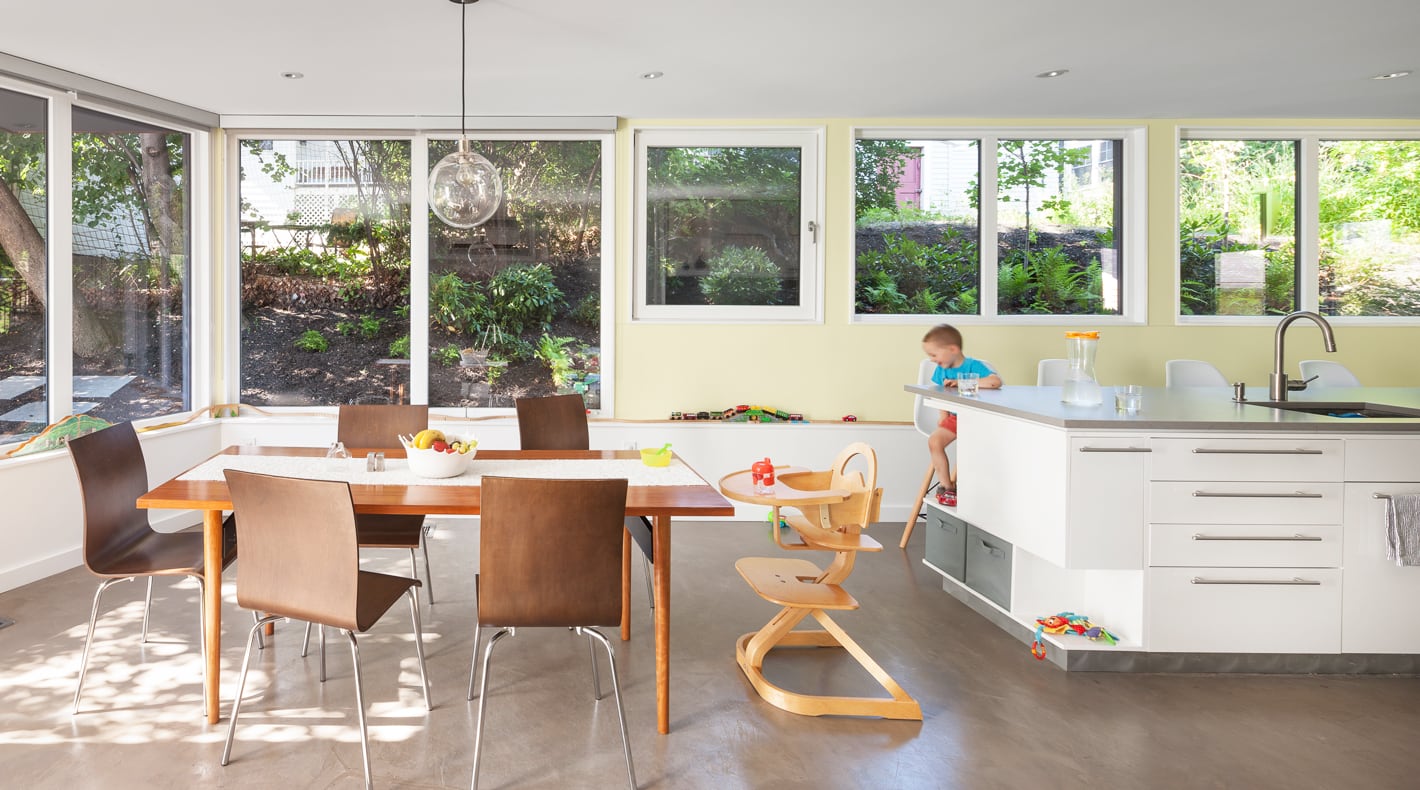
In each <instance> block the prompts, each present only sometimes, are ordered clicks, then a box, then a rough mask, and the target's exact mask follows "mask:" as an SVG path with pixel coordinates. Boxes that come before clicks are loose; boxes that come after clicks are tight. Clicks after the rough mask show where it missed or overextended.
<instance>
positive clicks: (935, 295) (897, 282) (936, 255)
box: [854, 227, 980, 315]
mask: <svg viewBox="0 0 1420 790" xmlns="http://www.w3.org/2000/svg"><path fill="white" fill-rule="evenodd" d="M883 242H884V245H885V246H884V249H882V250H864V251H863V252H861V253H859V254H858V265H857V283H856V285H855V288H854V290H855V292H856V293H855V299H856V301H857V308H856V309H857V311H858V312H859V313H881V314H889V315H891V314H901V313H917V312H919V311H920V310H921V309H922V308H924V307H930V306H935V307H936V309H935V310H933V311H932V313H947V314H952V315H970V314H972V313H975V312H976V311H977V301H976V299H977V284H976V278H977V270H978V267H979V261H980V256H979V254H978V250H977V244H976V242H975V241H973V240H972V239H971V237H969V236H968V235H967V234H965V233H963V232H962V231H960V230H958V229H956V228H952V227H948V228H946V229H945V230H943V231H942V240H941V241H940V242H938V243H936V244H920V243H918V242H916V241H913V240H912V239H909V238H907V237H906V236H903V235H902V234H896V233H889V234H886V235H885V236H883Z"/></svg>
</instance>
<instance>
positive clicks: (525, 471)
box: [177, 455, 705, 486]
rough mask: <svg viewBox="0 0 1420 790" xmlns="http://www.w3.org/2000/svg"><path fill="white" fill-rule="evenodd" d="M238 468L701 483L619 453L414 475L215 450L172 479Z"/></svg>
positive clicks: (349, 475) (363, 475)
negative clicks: (602, 456) (459, 472)
mask: <svg viewBox="0 0 1420 790" xmlns="http://www.w3.org/2000/svg"><path fill="white" fill-rule="evenodd" d="M224 469H238V470H242V471H247V472H260V473H262V474H268V475H279V476H282V477H302V478H306V479H309V480H341V481H344V482H346V483H350V484H352V485H395V486H471V485H478V483H479V480H480V479H482V477H483V476H484V475H494V476H503V477H544V478H552V479H561V480H569V479H575V480H585V479H592V478H606V477H612V478H615V477H624V478H626V480H627V483H628V484H629V485H632V486H697V485H704V484H705V481H703V480H702V479H701V478H700V476H699V475H697V474H696V473H695V472H694V471H693V470H692V469H691V468H690V467H688V466H686V465H685V464H684V463H681V461H680V460H679V459H675V460H672V461H671V465H670V466H661V467H656V466H646V465H645V464H643V463H641V462H640V461H639V460H634V459H620V458H578V459H562V458H558V459H545V460H544V459H538V460H530V459H529V460H522V459H520V460H479V459H477V458H475V459H473V462H472V463H471V464H470V465H469V470H468V471H467V472H465V473H463V474H461V475H459V476H458V477H446V478H442V479H433V478H427V477H419V476H418V475H416V474H414V473H413V472H411V471H410V470H409V462H408V461H406V460H405V459H403V458H387V459H385V471H383V472H367V471H365V459H364V458H309V457H297V456H282V455H218V456H214V457H212V458H209V459H208V460H206V461H204V462H203V463H201V464H199V465H197V466H195V467H193V468H192V469H190V470H188V471H187V472H184V473H183V474H182V475H180V476H179V477H178V478H177V479H178V480H222V479H223V477H222V470H224Z"/></svg>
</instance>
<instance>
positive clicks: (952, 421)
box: [937, 411, 957, 433]
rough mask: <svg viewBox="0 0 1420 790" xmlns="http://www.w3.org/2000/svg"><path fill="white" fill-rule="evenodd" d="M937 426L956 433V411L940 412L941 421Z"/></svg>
mask: <svg viewBox="0 0 1420 790" xmlns="http://www.w3.org/2000/svg"><path fill="white" fill-rule="evenodd" d="M937 427H938V428H946V429H947V430H949V431H951V432H952V433H956V432H957V415H956V412H950V411H948V412H943V413H942V421H941V422H939V423H937Z"/></svg>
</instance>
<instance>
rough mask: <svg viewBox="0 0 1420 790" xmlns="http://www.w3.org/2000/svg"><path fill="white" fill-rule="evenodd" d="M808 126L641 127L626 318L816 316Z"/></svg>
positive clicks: (813, 173) (814, 152)
mask: <svg viewBox="0 0 1420 790" xmlns="http://www.w3.org/2000/svg"><path fill="white" fill-rule="evenodd" d="M818 147H819V146H818V135H817V134H816V133H814V132H805V131H760V132H752V131H745V130H735V131H729V130H725V131H684V130H641V131H638V132H637V134H636V153H637V201H636V206H637V254H636V261H637V274H636V298H637V302H636V317H637V318H643V319H670V320H676V319H685V320H751V321H753V320H770V321H772V320H816V319H818V318H819V317H821V309H820V307H819V305H820V302H821V297H820V276H819V270H820V264H819V246H818V235H819V225H820V224H821V220H820V219H819V217H818V190H819V187H818V184H819V169H820V163H819V155H818Z"/></svg>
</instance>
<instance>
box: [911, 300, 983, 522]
mask: <svg viewBox="0 0 1420 790" xmlns="http://www.w3.org/2000/svg"><path fill="white" fill-rule="evenodd" d="M961 348H962V340H961V332H960V331H958V330H957V328H956V327H954V326H951V325H950V324H938V325H936V326H934V327H932V328H931V329H930V330H928V331H927V334H926V336H925V337H923V338H922V351H923V352H925V353H926V354H927V358H928V359H930V360H932V361H933V362H935V363H937V369H936V370H935V371H933V372H932V383H933V384H940V385H941V386H943V387H955V386H956V385H957V377H958V376H960V375H961V374H963V373H975V374H977V375H978V376H980V377H981V381H980V383H979V384H978V386H979V387H980V388H981V389H996V388H997V387H1000V386H1001V377H1000V376H999V375H997V373H996V371H994V370H992V369H991V368H990V367H989V366H988V365H987V364H986V363H984V362H982V361H981V360H979V359H972V358H970V357H968V356H965V355H964V354H962V351H961ZM956 438H957V416H956V414H954V413H952V412H949V411H944V412H942V420H941V422H939V423H938V424H937V430H935V431H933V432H932V435H931V436H928V437H927V448H928V449H929V450H931V452H932V468H933V469H934V470H936V474H937V480H938V481H939V484H938V486H937V490H936V494H937V501H938V502H940V503H942V504H943V505H950V506H954V505H956V495H957V492H956V488H957V486H956V480H955V479H954V478H953V477H952V475H951V468H950V466H949V465H948V463H947V445H949V444H951V443H952V442H954V441H956Z"/></svg>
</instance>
